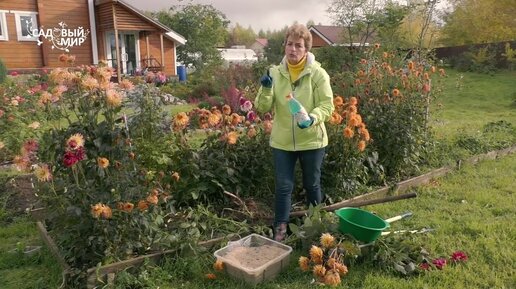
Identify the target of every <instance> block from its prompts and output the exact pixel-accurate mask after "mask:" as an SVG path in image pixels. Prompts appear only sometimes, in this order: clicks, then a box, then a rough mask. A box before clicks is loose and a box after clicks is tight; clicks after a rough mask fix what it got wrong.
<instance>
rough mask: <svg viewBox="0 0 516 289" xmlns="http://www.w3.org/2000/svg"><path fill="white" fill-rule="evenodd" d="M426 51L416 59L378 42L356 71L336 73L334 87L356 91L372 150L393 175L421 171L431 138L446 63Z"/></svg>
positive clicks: (353, 93)
mask: <svg viewBox="0 0 516 289" xmlns="http://www.w3.org/2000/svg"><path fill="white" fill-rule="evenodd" d="M428 59H429V58H428V57H427V56H425V55H423V54H422V53H421V52H417V53H413V56H412V58H411V59H405V57H404V55H401V54H397V53H393V52H390V51H382V49H381V47H379V46H375V47H371V48H369V49H367V50H365V51H364V58H362V59H361V60H360V61H359V63H358V64H357V65H356V69H355V70H354V71H347V72H342V73H340V74H338V75H336V76H335V77H333V79H332V84H333V88H334V91H335V92H337V93H341V94H342V95H343V96H354V97H356V98H357V99H358V107H359V110H360V111H361V114H362V115H363V116H364V117H363V121H364V122H365V123H367V128H368V130H369V132H370V134H371V138H372V143H371V149H372V151H377V152H378V162H379V163H380V164H381V165H382V166H383V167H384V169H385V173H386V175H387V177H389V178H399V177H402V176H407V175H411V174H413V173H415V172H416V171H418V165H419V163H420V161H421V160H422V159H423V158H424V154H425V145H426V144H427V143H428V142H429V141H430V136H431V135H430V133H429V132H428V129H427V120H428V115H429V105H430V101H431V100H432V99H433V98H434V97H435V96H436V92H438V91H439V90H438V89H436V87H438V86H439V81H438V79H439V78H438V77H439V76H438V75H441V76H444V75H445V72H444V70H443V69H441V70H439V73H437V71H436V70H437V69H436V68H435V67H434V66H432V65H431V64H430V63H431V62H430V61H429V60H428Z"/></svg>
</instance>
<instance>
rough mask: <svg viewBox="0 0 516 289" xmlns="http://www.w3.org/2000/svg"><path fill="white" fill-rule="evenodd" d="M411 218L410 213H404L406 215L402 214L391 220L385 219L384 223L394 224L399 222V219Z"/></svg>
mask: <svg viewBox="0 0 516 289" xmlns="http://www.w3.org/2000/svg"><path fill="white" fill-rule="evenodd" d="M410 216H412V212H406V213H403V214H401V215H397V216H394V217H392V218H389V219H385V222H387V223H389V224H390V223H392V222H395V221H399V220H401V219H405V218H408V217H410Z"/></svg>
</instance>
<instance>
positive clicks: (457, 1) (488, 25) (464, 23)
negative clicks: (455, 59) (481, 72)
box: [441, 0, 516, 46]
mask: <svg viewBox="0 0 516 289" xmlns="http://www.w3.org/2000/svg"><path fill="white" fill-rule="evenodd" d="M452 4H453V11H452V12H450V13H448V14H446V15H445V17H444V21H445V25H444V27H443V29H442V38H441V42H442V43H443V44H444V45H450V46H452V45H464V44H476V43H490V42H499V41H505V40H514V39H516V18H515V17H514V15H516V5H514V4H515V3H514V0H454V1H453V2H452Z"/></svg>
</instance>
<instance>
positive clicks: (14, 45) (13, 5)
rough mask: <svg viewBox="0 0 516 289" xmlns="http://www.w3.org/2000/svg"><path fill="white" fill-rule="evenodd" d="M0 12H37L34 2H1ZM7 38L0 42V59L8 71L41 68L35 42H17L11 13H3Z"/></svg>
mask: <svg viewBox="0 0 516 289" xmlns="http://www.w3.org/2000/svg"><path fill="white" fill-rule="evenodd" d="M0 10H4V11H9V10H17V11H30V12H37V11H38V8H37V5H36V0H2V1H0ZM5 18H6V22H7V23H6V24H7V25H6V26H7V36H8V38H9V40H7V41H3V40H0V58H1V59H2V61H3V62H4V64H5V65H6V66H7V68H8V69H19V68H30V67H42V66H43V59H42V57H41V48H40V47H39V46H38V45H37V42H35V41H18V36H17V34H16V20H15V15H14V14H13V13H5Z"/></svg>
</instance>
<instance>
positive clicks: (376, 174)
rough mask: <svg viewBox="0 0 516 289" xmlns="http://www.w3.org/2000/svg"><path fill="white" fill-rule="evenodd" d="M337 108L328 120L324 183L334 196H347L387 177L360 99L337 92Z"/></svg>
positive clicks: (335, 100) (325, 188)
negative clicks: (362, 112) (359, 111)
mask: <svg viewBox="0 0 516 289" xmlns="http://www.w3.org/2000/svg"><path fill="white" fill-rule="evenodd" d="M334 104H335V111H334V112H333V114H332V118H331V121H330V122H329V123H328V124H327V125H328V128H327V131H328V138H329V139H330V142H329V144H328V147H327V148H326V158H325V162H324V163H323V171H324V174H323V176H322V186H323V187H324V190H325V191H331V192H332V194H331V195H332V196H335V197H340V198H341V199H345V198H348V197H351V196H352V195H354V194H356V193H358V192H360V191H363V190H365V188H366V186H367V185H368V184H379V183H381V182H382V180H383V168H382V166H381V165H379V164H378V154H377V153H376V152H375V151H373V150H371V149H370V148H369V146H368V144H369V143H370V141H371V135H370V133H369V130H368V128H367V125H366V123H365V122H364V121H363V119H362V116H361V115H360V114H359V113H358V100H357V98H356V97H351V98H349V99H348V100H347V101H346V100H345V99H344V98H343V97H341V96H336V97H335V99H334Z"/></svg>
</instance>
